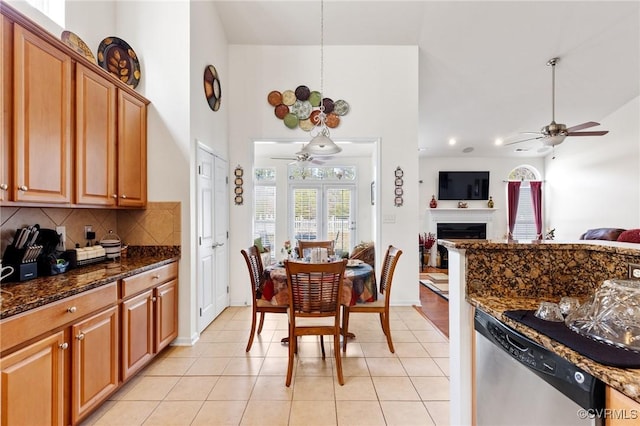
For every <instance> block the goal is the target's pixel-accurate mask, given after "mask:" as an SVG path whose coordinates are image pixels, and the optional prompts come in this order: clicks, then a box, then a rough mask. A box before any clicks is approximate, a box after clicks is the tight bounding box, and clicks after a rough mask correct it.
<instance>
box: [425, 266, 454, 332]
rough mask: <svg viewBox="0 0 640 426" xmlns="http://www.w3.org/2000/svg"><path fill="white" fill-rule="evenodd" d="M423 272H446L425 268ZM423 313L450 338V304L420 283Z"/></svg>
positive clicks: (444, 271)
mask: <svg viewBox="0 0 640 426" xmlns="http://www.w3.org/2000/svg"><path fill="white" fill-rule="evenodd" d="M422 272H443V273H446V272H447V271H446V270H441V269H436V268H425V269H423V270H422ZM418 286H419V287H420V302H421V303H422V312H423V313H424V314H425V316H426V317H427V318H429V320H430V321H431V322H432V323H433V324H434V325H435V326H436V327H438V329H439V330H440V331H442V333H444V334H445V335H446V336H447V337H449V302H448V301H447V300H446V299H444V298H443V297H441V296H439V295H437V294H436V293H434V292H433V291H431V290H430V289H429V288H427V287H425V286H423V285H422V284H420V283H418Z"/></svg>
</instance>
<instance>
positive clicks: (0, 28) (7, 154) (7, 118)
mask: <svg viewBox="0 0 640 426" xmlns="http://www.w3.org/2000/svg"><path fill="white" fill-rule="evenodd" d="M0 47H1V48H2V50H1V51H0V69H1V70H2V76H1V77H0V201H8V200H9V194H10V192H9V187H10V186H11V181H10V177H11V174H10V172H9V170H10V169H9V167H10V165H11V145H12V137H13V120H12V114H11V112H12V109H13V108H12V106H11V102H12V99H13V96H11V93H12V90H13V66H12V64H13V56H12V55H13V27H12V24H11V21H9V19H8V18H7V17H5V16H0Z"/></svg>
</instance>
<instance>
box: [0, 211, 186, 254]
mask: <svg viewBox="0 0 640 426" xmlns="http://www.w3.org/2000/svg"><path fill="white" fill-rule="evenodd" d="M36 223H37V224H39V225H40V227H41V228H49V229H56V226H64V227H65V228H66V238H67V241H66V248H67V249H70V248H73V247H75V245H76V243H78V244H80V246H85V245H86V243H87V241H86V240H85V238H84V227H85V225H91V226H92V227H93V231H94V232H95V233H96V240H97V241H96V242H98V241H100V239H102V237H103V236H105V235H106V234H107V233H108V232H109V231H110V230H113V232H115V233H116V234H118V236H119V237H120V239H121V240H122V241H123V243H124V244H128V245H133V246H179V245H180V237H181V235H180V202H149V203H147V208H146V209H144V210H115V209H114V210H109V209H86V208H77V209H74V208H56V207H8V206H2V207H0V252H1V253H4V250H5V248H6V247H7V245H9V244H11V241H13V236H14V234H15V232H16V229H18V228H22V227H25V226H29V225H33V224H36Z"/></svg>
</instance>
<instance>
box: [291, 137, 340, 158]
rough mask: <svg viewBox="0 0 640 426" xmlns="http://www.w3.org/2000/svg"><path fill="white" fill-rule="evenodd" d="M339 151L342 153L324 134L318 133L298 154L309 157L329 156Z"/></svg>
mask: <svg viewBox="0 0 640 426" xmlns="http://www.w3.org/2000/svg"><path fill="white" fill-rule="evenodd" d="M340 151H342V148H340V147H339V146H338V145H336V143H335V142H334V141H332V140H331V139H330V138H329V137H328V136H327V135H325V134H324V133H319V134H317V135H316V136H315V137H314V138H313V139H311V141H310V142H309V143H308V144H306V145H305V146H304V147H303V148H302V150H301V151H300V152H301V153H304V154H309V155H331V154H337V153H339V152H340Z"/></svg>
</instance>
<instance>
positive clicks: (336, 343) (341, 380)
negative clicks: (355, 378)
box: [333, 330, 344, 386]
mask: <svg viewBox="0 0 640 426" xmlns="http://www.w3.org/2000/svg"><path fill="white" fill-rule="evenodd" d="M333 348H334V349H333V351H334V352H335V353H336V371H337V372H338V383H340V386H343V385H344V376H343V375H342V357H341V356H340V331H339V330H338V331H336V332H335V333H334V334H333Z"/></svg>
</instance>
